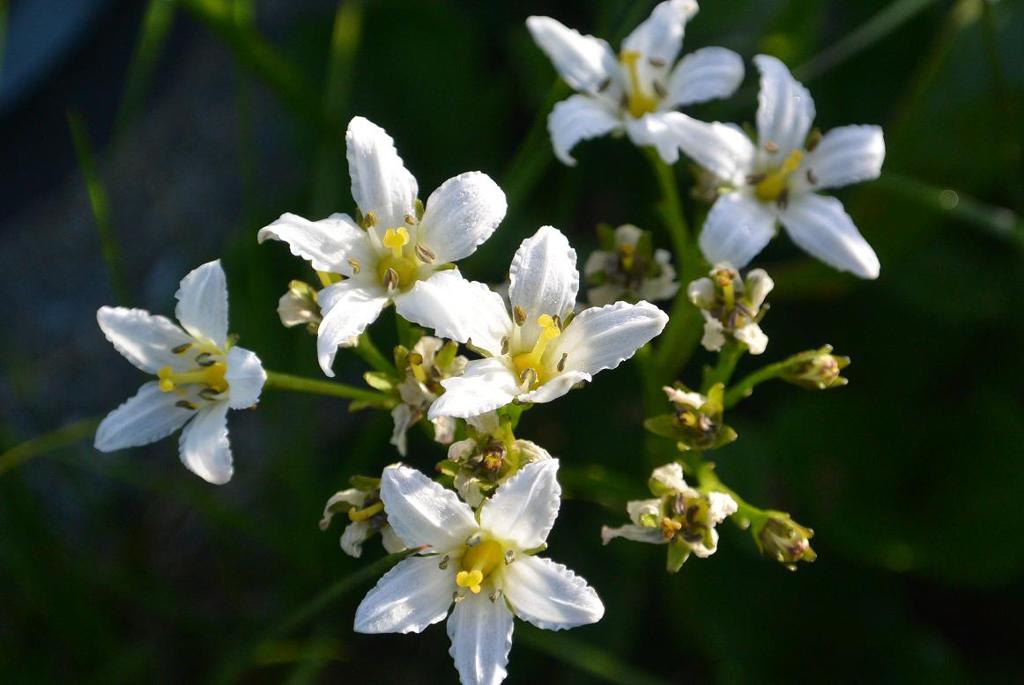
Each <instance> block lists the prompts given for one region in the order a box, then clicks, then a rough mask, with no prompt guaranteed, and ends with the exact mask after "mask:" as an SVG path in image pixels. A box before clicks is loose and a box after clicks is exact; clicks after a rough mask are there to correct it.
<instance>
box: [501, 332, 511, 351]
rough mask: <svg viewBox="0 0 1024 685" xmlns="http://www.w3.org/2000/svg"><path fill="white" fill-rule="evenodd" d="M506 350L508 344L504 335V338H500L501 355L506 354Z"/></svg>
mask: <svg viewBox="0 0 1024 685" xmlns="http://www.w3.org/2000/svg"><path fill="white" fill-rule="evenodd" d="M508 350H509V342H508V336H507V335H506V336H503V337H502V338H501V353H502V354H508Z"/></svg>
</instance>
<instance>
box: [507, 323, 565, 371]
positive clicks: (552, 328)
mask: <svg viewBox="0 0 1024 685" xmlns="http://www.w3.org/2000/svg"><path fill="white" fill-rule="evenodd" d="M537 325H538V326H540V335H538V336H537V342H536V343H534V345H533V349H532V350H530V351H529V352H523V353H522V354H517V355H515V356H514V357H512V363H513V364H514V365H515V367H516V371H517V372H518V373H519V376H520V378H522V377H523V375H524V373H525V372H526V371H527V369H529V370H532V371H533V373H534V384H535V386H534V387H536V385H540V384H541V383H543V382H544V381H545V380H546V376H547V374H546V373H545V372H544V365H543V364H542V363H541V357H543V356H544V350H546V349H547V346H548V343H550V342H551V341H552V340H554V339H555V338H557V337H558V336H560V335H561V334H562V331H561V330H560V329H559V328H558V324H557V323H555V320H554V318H552V317H551V316H548V315H547V314H543V315H541V316H540V317H538V318H537Z"/></svg>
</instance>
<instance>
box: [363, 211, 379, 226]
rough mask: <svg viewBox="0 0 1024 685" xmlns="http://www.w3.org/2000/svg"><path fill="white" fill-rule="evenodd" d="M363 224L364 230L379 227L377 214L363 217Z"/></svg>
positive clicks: (371, 213) (368, 214) (367, 214)
mask: <svg viewBox="0 0 1024 685" xmlns="http://www.w3.org/2000/svg"><path fill="white" fill-rule="evenodd" d="M361 223H362V226H363V228H373V227H374V226H376V225H377V215H376V213H374V212H372V211H370V212H367V213H366V214H364V215H363V220H362V222H361Z"/></svg>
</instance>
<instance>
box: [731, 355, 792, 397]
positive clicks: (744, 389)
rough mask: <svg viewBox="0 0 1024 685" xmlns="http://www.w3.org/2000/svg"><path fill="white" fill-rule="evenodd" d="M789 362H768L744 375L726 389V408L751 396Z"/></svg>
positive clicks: (777, 375)
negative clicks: (756, 388) (755, 389)
mask: <svg viewBox="0 0 1024 685" xmlns="http://www.w3.org/2000/svg"><path fill="white" fill-rule="evenodd" d="M787 363H789V360H783V361H781V362H775V363H774V364H768V365H766V366H762V367H761V368H760V369H758V370H757V371H753V372H751V373H749V374H747V375H746V376H744V377H743V378H742V379H740V381H739V382H738V383H736V384H735V385H733V386H732V387H731V388H729V389H728V390H726V391H725V408H726V409H731V408H732V407H734V406H736V405H737V404H739V403H740V401H742V400H744V399H746V398H747V397H750V395H751V394H752V393H753V392H754V388H755V387H757V386H758V385H760V384H761V383H764V382H765V381H770V380H772V379H773V378H778V377H779V374H780V373H782V370H783V369H784V368H786V365H787Z"/></svg>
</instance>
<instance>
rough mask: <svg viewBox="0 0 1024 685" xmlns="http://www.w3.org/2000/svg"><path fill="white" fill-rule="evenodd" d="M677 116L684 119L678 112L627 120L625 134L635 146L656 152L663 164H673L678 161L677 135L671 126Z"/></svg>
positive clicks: (653, 113)
mask: <svg viewBox="0 0 1024 685" xmlns="http://www.w3.org/2000/svg"><path fill="white" fill-rule="evenodd" d="M677 115H678V117H686V115H685V114H681V113H679V112H652V113H651V114H645V115H644V116H642V117H640V118H639V119H629V120H628V121H627V122H626V134H627V135H628V136H629V139H630V140H632V141H633V142H634V143H635V144H637V145H640V146H642V147H643V146H647V147H653V148H654V149H655V150H657V151H658V156H659V157H661V159H662V160H663V161H664V162H665V164H675V163H676V162H678V161H679V135H678V134H677V132H676V130H675V126H674V125H673V121H674V119H675V118H677ZM686 118H689V117H686Z"/></svg>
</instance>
